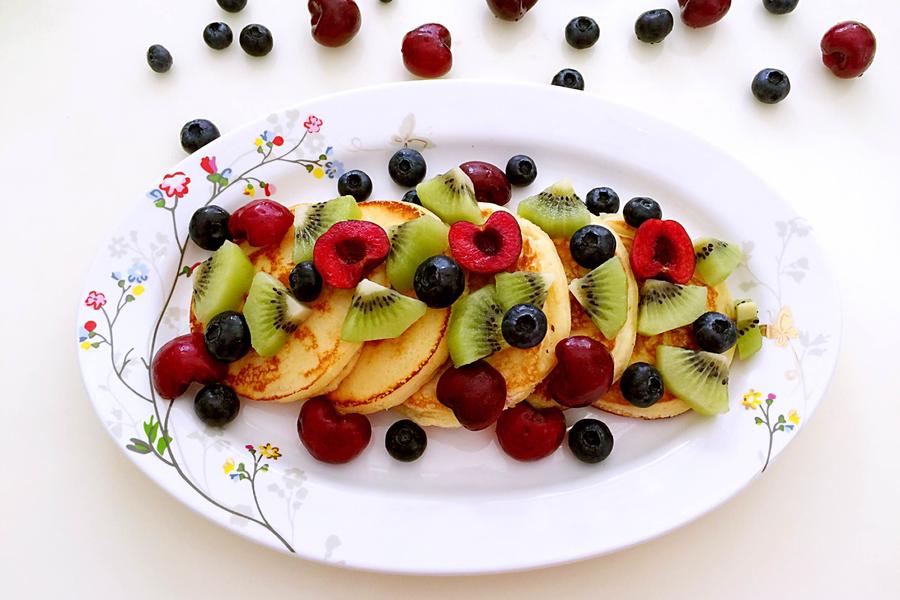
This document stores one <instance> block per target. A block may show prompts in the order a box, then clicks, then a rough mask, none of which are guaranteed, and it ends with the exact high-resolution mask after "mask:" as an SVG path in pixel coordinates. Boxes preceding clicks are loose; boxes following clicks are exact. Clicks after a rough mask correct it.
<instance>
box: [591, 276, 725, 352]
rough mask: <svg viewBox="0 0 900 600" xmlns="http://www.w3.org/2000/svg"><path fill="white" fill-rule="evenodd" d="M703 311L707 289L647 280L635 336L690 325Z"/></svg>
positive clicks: (704, 310) (705, 309) (653, 333)
mask: <svg viewBox="0 0 900 600" xmlns="http://www.w3.org/2000/svg"><path fill="white" fill-rule="evenodd" d="M601 266H602V265H601ZM706 311H707V307H706V287H704V286H702V285H679V284H677V283H669V282H668V281H660V280H658V279H648V280H647V281H645V282H644V285H643V286H641V303H640V306H639V307H638V333H639V334H641V335H644V336H651V335H658V334H660V333H662V332H664V331H670V330H672V329H677V328H678V327H683V326H684V325H690V324H691V323H693V322H694V321H696V320H697V318H698V317H699V316H700V315H702V314H703V313H705V312H706Z"/></svg>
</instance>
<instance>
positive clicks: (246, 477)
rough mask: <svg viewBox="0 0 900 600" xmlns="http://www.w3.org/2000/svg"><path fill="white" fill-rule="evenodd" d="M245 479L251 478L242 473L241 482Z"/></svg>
mask: <svg viewBox="0 0 900 600" xmlns="http://www.w3.org/2000/svg"><path fill="white" fill-rule="evenodd" d="M245 479H250V476H249V475H247V474H246V473H241V481H243V480H245Z"/></svg>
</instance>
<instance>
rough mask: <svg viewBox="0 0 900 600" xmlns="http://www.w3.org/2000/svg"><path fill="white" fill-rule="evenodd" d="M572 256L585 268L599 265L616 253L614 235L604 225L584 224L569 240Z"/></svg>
mask: <svg viewBox="0 0 900 600" xmlns="http://www.w3.org/2000/svg"><path fill="white" fill-rule="evenodd" d="M569 252H571V253H572V258H574V259H575V262H577V263H578V264H579V265H581V266H582V267H584V268H585V269H593V268H595V267H599V266H600V265H602V264H603V263H605V262H606V261H608V260H609V259H611V258H612V257H613V256H615V254H616V236H614V235H613V234H612V232H611V231H610V230H609V229H607V228H606V227H601V226H600V225H585V226H584V227H582V228H581V229H579V230H578V231H576V232H575V233H574V234H573V235H572V239H570V240H569Z"/></svg>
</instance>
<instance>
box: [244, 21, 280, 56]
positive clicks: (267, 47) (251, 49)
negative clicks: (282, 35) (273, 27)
mask: <svg viewBox="0 0 900 600" xmlns="http://www.w3.org/2000/svg"><path fill="white" fill-rule="evenodd" d="M239 41H240V43H241V48H243V49H244V52H246V53H247V54H249V55H250V56H257V57H259V56H265V55H266V54H268V53H269V52H271V51H272V46H273V45H274V41H273V39H272V32H271V31H269V29H268V28H267V27H265V26H264V25H258V24H255V23H254V24H252V25H247V26H246V27H244V28H243V29H242V30H241V36H240V38H239Z"/></svg>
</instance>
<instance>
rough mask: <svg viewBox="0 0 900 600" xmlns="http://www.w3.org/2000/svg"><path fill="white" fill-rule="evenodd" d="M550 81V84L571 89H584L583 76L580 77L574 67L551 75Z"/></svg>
mask: <svg viewBox="0 0 900 600" xmlns="http://www.w3.org/2000/svg"><path fill="white" fill-rule="evenodd" d="M550 83H551V84H552V85H558V86H560V87H564V88H569V89H572V90H583V89H584V77H582V76H581V73H579V72H578V71H576V70H575V69H563V70H562V71H560V72H559V73H557V74H556V75H554V76H553V79H551V80H550Z"/></svg>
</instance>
